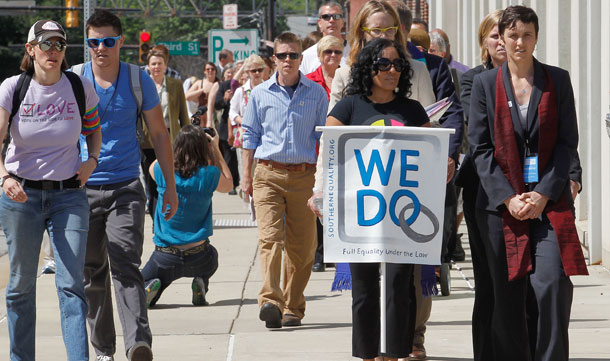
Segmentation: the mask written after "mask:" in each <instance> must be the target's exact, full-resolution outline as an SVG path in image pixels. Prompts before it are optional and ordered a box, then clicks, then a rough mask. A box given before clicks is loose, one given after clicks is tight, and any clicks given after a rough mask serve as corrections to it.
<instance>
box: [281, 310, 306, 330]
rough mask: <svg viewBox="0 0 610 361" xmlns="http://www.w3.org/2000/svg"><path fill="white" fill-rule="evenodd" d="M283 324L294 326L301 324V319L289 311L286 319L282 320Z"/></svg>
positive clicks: (285, 316)
mask: <svg viewBox="0 0 610 361" xmlns="http://www.w3.org/2000/svg"><path fill="white" fill-rule="evenodd" d="M282 326H286V327H294V326H301V319H300V318H299V317H298V316H297V315H294V314H292V313H287V314H285V315H284V320H283V321H282Z"/></svg>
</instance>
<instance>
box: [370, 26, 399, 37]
mask: <svg viewBox="0 0 610 361" xmlns="http://www.w3.org/2000/svg"><path fill="white" fill-rule="evenodd" d="M362 31H366V32H368V33H369V34H371V35H373V36H374V37H380V36H381V35H383V34H386V35H387V36H394V35H396V32H397V31H398V26H390V27H389V28H383V29H382V28H371V29H369V28H367V27H364V26H363V27H362Z"/></svg>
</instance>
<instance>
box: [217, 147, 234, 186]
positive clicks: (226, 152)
mask: <svg viewBox="0 0 610 361" xmlns="http://www.w3.org/2000/svg"><path fill="white" fill-rule="evenodd" d="M218 147H219V148H220V153H222V157H223V158H224V160H225V163H227V166H228V167H229V170H230V171H231V177H233V188H235V187H237V186H238V185H239V171H238V169H237V152H236V151H235V149H231V146H230V145H229V143H228V142H227V141H226V140H223V139H219V141H218Z"/></svg>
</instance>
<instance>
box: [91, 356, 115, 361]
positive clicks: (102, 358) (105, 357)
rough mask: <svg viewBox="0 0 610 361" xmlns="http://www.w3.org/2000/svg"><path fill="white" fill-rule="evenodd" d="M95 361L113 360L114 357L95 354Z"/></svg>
mask: <svg viewBox="0 0 610 361" xmlns="http://www.w3.org/2000/svg"><path fill="white" fill-rule="evenodd" d="M95 361H114V357H112V356H106V355H97V357H96V358H95Z"/></svg>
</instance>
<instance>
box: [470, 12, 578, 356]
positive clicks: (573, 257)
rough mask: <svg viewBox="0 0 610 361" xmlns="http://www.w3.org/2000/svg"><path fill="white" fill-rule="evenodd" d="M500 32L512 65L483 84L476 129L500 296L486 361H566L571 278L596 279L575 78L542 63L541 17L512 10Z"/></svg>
mask: <svg viewBox="0 0 610 361" xmlns="http://www.w3.org/2000/svg"><path fill="white" fill-rule="evenodd" d="M498 29H499V32H500V35H501V37H502V40H503V41H504V43H505V48H506V54H507V61H506V62H505V63H504V64H503V65H502V66H501V67H499V68H498V70H494V71H488V72H484V73H481V74H480V75H478V76H477V77H475V79H474V83H473V86H472V96H471V99H472V101H471V106H470V116H469V122H470V124H469V129H468V139H469V141H470V146H471V153H472V159H473V161H474V165H475V168H476V171H477V174H478V176H479V178H480V181H481V184H480V187H479V190H478V194H477V200H476V202H477V203H476V216H477V221H478V224H477V225H478V227H479V229H480V234H481V236H482V237H483V244H484V246H485V253H486V257H487V264H488V268H489V271H490V275H491V280H492V285H493V292H494V309H493V318H492V322H491V329H492V332H491V342H492V349H493V354H492V355H487V356H486V357H485V359H491V360H495V361H501V360H523V361H530V360H532V359H535V360H537V361H551V360H552V361H564V360H566V361H567V360H568V355H569V351H568V347H569V340H568V325H569V321H570V309H571V306H572V297H573V285H572V282H571V281H570V278H569V277H570V276H572V275H583V274H587V268H586V264H585V261H584V257H583V254H582V249H581V247H580V242H579V240H578V235H577V232H576V226H575V224H574V213H573V204H572V198H571V194H570V181H569V173H570V160H571V157H572V156H573V154H574V153H575V151H576V148H577V146H578V125H577V121H576V111H575V107H574V95H573V91H572V85H571V82H570V77H569V74H568V72H566V71H565V70H563V69H560V68H556V67H552V66H549V65H546V64H541V63H540V62H538V61H537V60H536V59H535V58H534V56H533V52H534V49H535V47H536V43H537V40H538V29H539V27H538V17H537V16H536V13H535V12H534V11H533V10H532V9H530V8H527V7H524V6H509V7H508V8H506V10H504V12H503V13H502V17H501V18H500V21H499V22H498ZM528 279H529V281H530V282H531V285H532V288H533V292H534V294H535V298H536V302H537V305H538V310H539V315H538V327H537V334H536V339H537V341H536V344H535V345H530V340H529V339H528V332H531V331H530V330H528V327H527V323H526V317H525V316H526V307H525V305H526V302H525V300H526V295H527V281H528ZM531 349H534V356H532V355H531V351H530V350H531Z"/></svg>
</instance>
